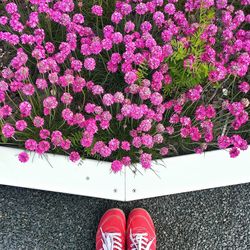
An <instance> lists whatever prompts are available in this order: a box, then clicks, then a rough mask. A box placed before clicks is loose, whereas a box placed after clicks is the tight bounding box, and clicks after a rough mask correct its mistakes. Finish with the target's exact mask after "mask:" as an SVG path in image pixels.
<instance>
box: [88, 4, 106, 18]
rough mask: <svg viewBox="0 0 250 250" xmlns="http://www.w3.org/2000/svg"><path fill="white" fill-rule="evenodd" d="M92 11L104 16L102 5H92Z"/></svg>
mask: <svg viewBox="0 0 250 250" xmlns="http://www.w3.org/2000/svg"><path fill="white" fill-rule="evenodd" d="M91 12H92V14H94V15H97V16H102V14H103V9H102V6H100V5H94V6H92V8H91Z"/></svg>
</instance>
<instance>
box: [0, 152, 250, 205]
mask: <svg viewBox="0 0 250 250" xmlns="http://www.w3.org/2000/svg"><path fill="white" fill-rule="evenodd" d="M19 152H20V150H19V149H14V148H6V147H0V184H3V185H11V186H19V187H25V188H33V189H41V190H48V191H55V192H62V193H70V194H77V195H84V196H92V197H99V198H106V199H113V200H120V201H131V200H137V199H142V198H149V197H156V196H162V195H168V194H174V193H181V192H187V191H194V190H200V189H206V188H213V187H220V186H226V185H233V184H239V183H246V182H250V149H248V150H247V151H244V152H241V154H240V156H239V157H238V158H235V159H231V158H230V157H229V155H228V152H226V151H223V150H218V151H212V152H207V153H205V154H203V155H196V154H191V155H186V156H178V157H173V158H167V159H164V160H163V161H158V162H155V163H154V166H153V168H152V169H153V171H152V170H147V171H145V170H143V169H142V168H141V167H139V169H140V171H141V174H140V173H138V172H137V174H136V175H135V174H134V173H133V172H132V171H131V169H129V168H127V169H124V170H123V172H121V173H118V174H114V173H111V171H110V163H107V162H98V161H95V160H84V161H83V163H82V165H81V164H73V163H71V162H70V161H69V160H67V158H66V157H64V156H59V155H51V154H48V155H47V156H46V158H47V159H45V157H43V158H41V157H39V156H37V155H34V158H33V160H31V161H30V162H29V163H26V164H22V163H20V162H19V161H18V159H17V155H18V153H19Z"/></svg>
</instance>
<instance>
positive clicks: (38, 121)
mask: <svg viewBox="0 0 250 250" xmlns="http://www.w3.org/2000/svg"><path fill="white" fill-rule="evenodd" d="M33 124H34V126H35V127H36V128H40V127H42V126H43V125H44V119H43V118H42V117H40V116H36V117H35V118H34V120H33Z"/></svg>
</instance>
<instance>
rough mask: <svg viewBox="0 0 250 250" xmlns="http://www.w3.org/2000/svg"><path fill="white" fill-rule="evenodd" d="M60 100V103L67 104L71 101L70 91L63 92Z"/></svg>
mask: <svg viewBox="0 0 250 250" xmlns="http://www.w3.org/2000/svg"><path fill="white" fill-rule="evenodd" d="M61 101H62V103H64V104H66V105H69V104H70V103H71V102H72V101H73V96H72V95H71V94H70V93H63V95H62V97H61Z"/></svg>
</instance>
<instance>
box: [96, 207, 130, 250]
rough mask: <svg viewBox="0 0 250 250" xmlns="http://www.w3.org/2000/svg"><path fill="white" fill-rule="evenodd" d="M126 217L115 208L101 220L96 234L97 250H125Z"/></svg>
mask: <svg viewBox="0 0 250 250" xmlns="http://www.w3.org/2000/svg"><path fill="white" fill-rule="evenodd" d="M125 233H126V217H125V214H124V213H123V211H122V210H120V209H118V208H113V209H110V210H108V211H107V212H106V213H105V214H104V215H103V216H102V218H101V221H100V223H99V226H98V229H97V233H96V250H125Z"/></svg>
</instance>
